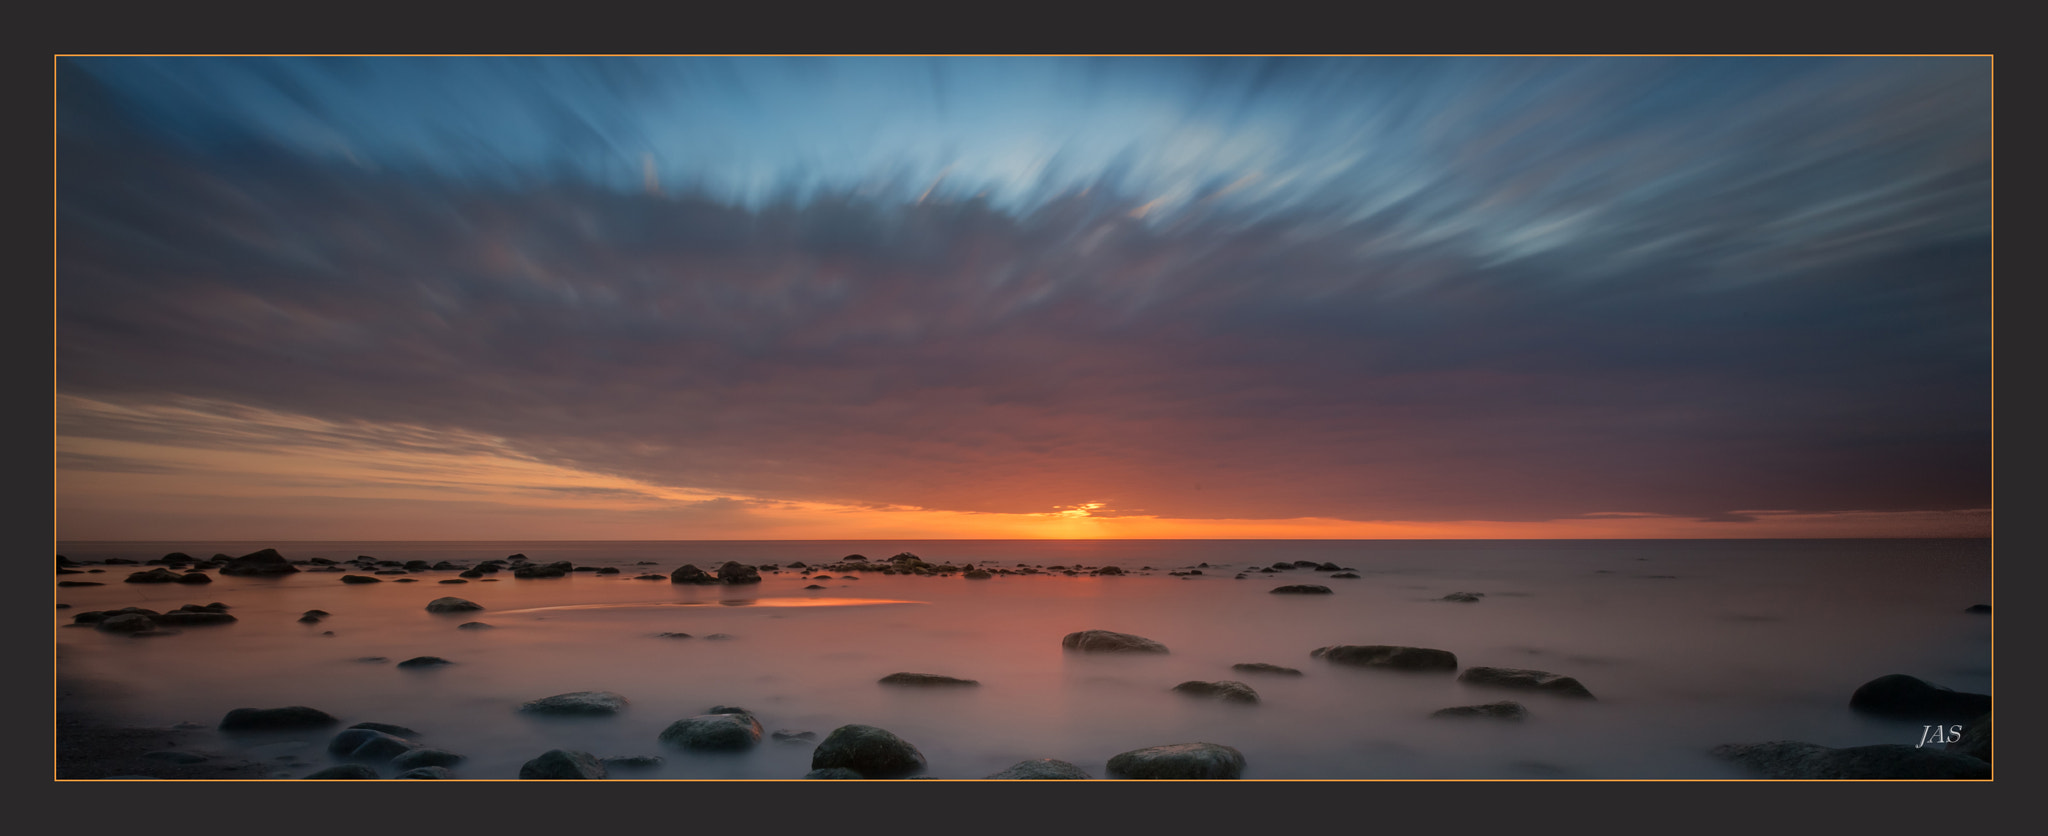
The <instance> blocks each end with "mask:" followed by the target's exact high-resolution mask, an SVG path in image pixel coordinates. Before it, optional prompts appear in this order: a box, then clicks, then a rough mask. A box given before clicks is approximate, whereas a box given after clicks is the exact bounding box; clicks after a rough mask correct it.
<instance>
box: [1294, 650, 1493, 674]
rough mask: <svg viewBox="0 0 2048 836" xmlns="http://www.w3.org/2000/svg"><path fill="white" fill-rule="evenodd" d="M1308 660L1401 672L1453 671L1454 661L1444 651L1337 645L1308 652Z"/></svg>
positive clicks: (1446, 651)
mask: <svg viewBox="0 0 2048 836" xmlns="http://www.w3.org/2000/svg"><path fill="white" fill-rule="evenodd" d="M1308 655H1309V656H1310V657H1311V658H1315V659H1323V660H1326V661H1330V662H1336V663H1339V664H1345V665H1356V666H1358V667H1364V668H1392V669H1394V670H1403V671H1454V670H1457V669H1458V657H1457V655H1456V654H1453V653H1451V652H1450V651H1448V650H1434V649H1431V648H1427V647H1400V646H1397V645H1386V644H1339V645H1331V646H1329V647H1319V648H1316V649H1315V650H1312V651H1309V654H1308Z"/></svg>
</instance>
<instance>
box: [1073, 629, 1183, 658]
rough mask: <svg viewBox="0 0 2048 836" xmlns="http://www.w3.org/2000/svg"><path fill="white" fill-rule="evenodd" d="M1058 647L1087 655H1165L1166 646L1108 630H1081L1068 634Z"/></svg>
mask: <svg viewBox="0 0 2048 836" xmlns="http://www.w3.org/2000/svg"><path fill="white" fill-rule="evenodd" d="M1060 646H1061V647H1064V648H1066V649H1068V650H1080V651H1084V652H1088V653H1166V652H1168V651H1167V649H1166V645H1163V644H1160V643H1158V642H1156V641H1153V640H1151V639H1148V638H1145V637H1144V636H1133V635H1131V634H1129V633H1113V632H1110V631H1108V630H1083V631H1081V632H1078V633H1068V634H1067V636H1066V638H1063V639H1061V640H1060Z"/></svg>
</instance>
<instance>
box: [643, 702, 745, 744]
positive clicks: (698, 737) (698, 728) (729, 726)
mask: <svg viewBox="0 0 2048 836" xmlns="http://www.w3.org/2000/svg"><path fill="white" fill-rule="evenodd" d="M659 739H660V740H661V742H663V743H666V744H668V745H670V746H677V747H680V748H684V749H696V750H700V751H728V752H729V751H738V750H742V749H749V748H752V747H753V746H754V744H757V743H760V742H761V721H759V720H756V719H754V715H752V714H749V713H744V712H742V713H736V714H726V713H720V712H718V711H716V710H713V712H712V713H710V714H699V715H697V716H695V717H690V718H687V719H683V720H677V721H675V722H673V723H670V724H669V726H668V728H666V729H662V730H661V734H660V736H659Z"/></svg>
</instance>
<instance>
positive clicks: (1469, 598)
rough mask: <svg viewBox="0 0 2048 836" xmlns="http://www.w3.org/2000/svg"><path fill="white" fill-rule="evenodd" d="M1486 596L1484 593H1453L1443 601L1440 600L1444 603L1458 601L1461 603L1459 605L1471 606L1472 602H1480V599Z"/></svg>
mask: <svg viewBox="0 0 2048 836" xmlns="http://www.w3.org/2000/svg"><path fill="white" fill-rule="evenodd" d="M1485 594H1486V593H1484V592H1453V593H1451V594H1449V595H1445V596H1444V597H1443V598H1442V599H1440V600H1444V601H1457V602H1459V603H1464V604H1470V603H1472V602H1474V601H1477V600H1479V599H1480V598H1481V597H1483V596H1484V595H1485Z"/></svg>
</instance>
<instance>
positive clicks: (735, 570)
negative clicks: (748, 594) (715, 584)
mask: <svg viewBox="0 0 2048 836" xmlns="http://www.w3.org/2000/svg"><path fill="white" fill-rule="evenodd" d="M718 580H719V582H720V583H760V582H761V572H760V570H758V569H755V568H754V567H752V566H748V565H746V564H744V563H741V562H739V561H737V560H728V561H726V562H725V565H723V566H720V567H718Z"/></svg>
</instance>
